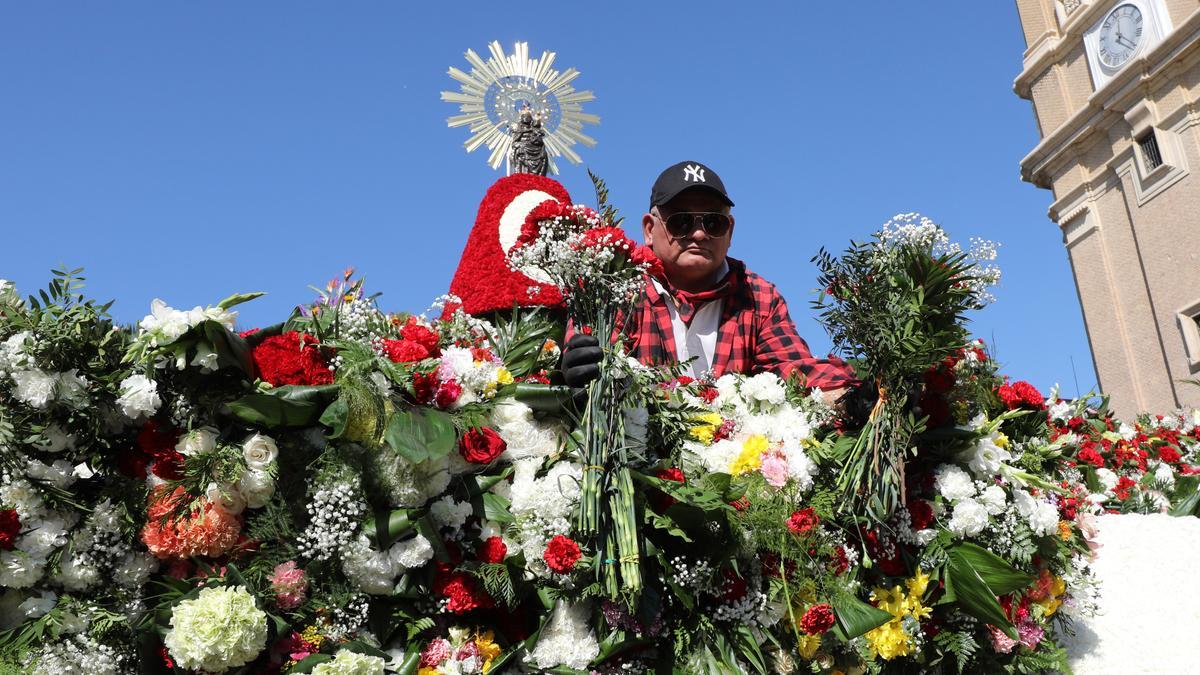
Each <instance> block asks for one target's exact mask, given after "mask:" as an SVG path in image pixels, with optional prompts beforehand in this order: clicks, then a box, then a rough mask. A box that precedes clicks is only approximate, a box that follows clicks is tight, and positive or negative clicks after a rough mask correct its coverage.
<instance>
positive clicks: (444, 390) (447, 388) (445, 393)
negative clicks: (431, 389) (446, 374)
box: [433, 380, 462, 408]
mask: <svg viewBox="0 0 1200 675" xmlns="http://www.w3.org/2000/svg"><path fill="white" fill-rule="evenodd" d="M461 395H462V385H460V384H459V383H457V382H455V381H454V380H448V381H446V382H443V383H442V385H441V386H440V387H438V390H437V394H434V397H433V402H434V405H436V406H437V407H439V408H448V407H450V406H451V405H453V404H454V402H455V401H457V400H458V397H459V396H461Z"/></svg>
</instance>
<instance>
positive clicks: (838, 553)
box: [833, 546, 850, 576]
mask: <svg viewBox="0 0 1200 675" xmlns="http://www.w3.org/2000/svg"><path fill="white" fill-rule="evenodd" d="M848 569H850V558H849V557H848V556H847V555H846V549H845V548H844V547H842V546H839V547H837V548H835V549H833V573H834V575H836V576H841V575H842V574H844V573H845V572H846V570H848Z"/></svg>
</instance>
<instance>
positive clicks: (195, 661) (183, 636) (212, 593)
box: [163, 586, 268, 673]
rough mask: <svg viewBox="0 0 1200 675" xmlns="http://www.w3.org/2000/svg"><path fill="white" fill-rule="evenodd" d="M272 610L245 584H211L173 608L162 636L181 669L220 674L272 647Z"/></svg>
mask: <svg viewBox="0 0 1200 675" xmlns="http://www.w3.org/2000/svg"><path fill="white" fill-rule="evenodd" d="M267 637H268V628H267V614H266V612H263V611H262V610H261V609H259V608H258V606H257V605H256V604H255V602H254V596H252V595H250V593H248V592H247V591H246V589H245V588H242V587H241V586H232V587H231V586H224V587H222V586H211V587H208V588H204V589H201V591H200V594H199V595H198V596H197V597H195V598H194V599H191V600H183V601H181V602H179V604H177V605H175V608H174V610H172V612H171V629H170V630H169V631H168V632H167V635H166V637H165V638H164V639H163V644H165V645H166V647H167V649H168V650H169V651H170V653H171V656H172V658H174V659H175V662H176V665H177V666H178V667H179V668H184V669H187V670H199V671H205V672H214V673H220V672H224V671H226V670H230V669H232V668H237V667H239V666H244V665H246V664H247V663H250V662H251V661H253V660H254V659H255V658H257V657H258V655H259V653H260V652H262V650H263V648H264V647H266V646H267Z"/></svg>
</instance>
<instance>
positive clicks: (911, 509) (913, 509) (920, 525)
mask: <svg viewBox="0 0 1200 675" xmlns="http://www.w3.org/2000/svg"><path fill="white" fill-rule="evenodd" d="M906 508H907V509H908V517H909V520H910V521H911V523H912V529H913V531H917V530H926V529H929V526H930V525H932V524H933V506H931V505H930V504H929V502H927V501H925V500H924V499H909V500H908V504H906Z"/></svg>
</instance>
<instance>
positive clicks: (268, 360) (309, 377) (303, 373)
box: [250, 331, 333, 387]
mask: <svg viewBox="0 0 1200 675" xmlns="http://www.w3.org/2000/svg"><path fill="white" fill-rule="evenodd" d="M316 343H317V339H316V338H315V337H313V336H311V335H307V334H304V333H297V332H296V331H288V332H286V333H284V334H282V335H272V336H271V337H269V338H267V339H265V340H263V341H262V342H260V343H259V344H258V345H257V346H256V347H255V348H254V350H253V351H252V352H251V353H250V355H251V358H252V359H253V360H254V365H255V366H256V367H257V368H258V375H259V377H261V378H262V379H263V380H264V381H266V382H269V383H271V384H273V385H275V386H276V387H280V386H283V385H286V384H299V385H317V384H332V383H333V373H332V372H331V371H330V370H329V364H328V363H326V361H325V358H324V357H323V356H322V355H321V350H320V349H318V348H317V346H316Z"/></svg>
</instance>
